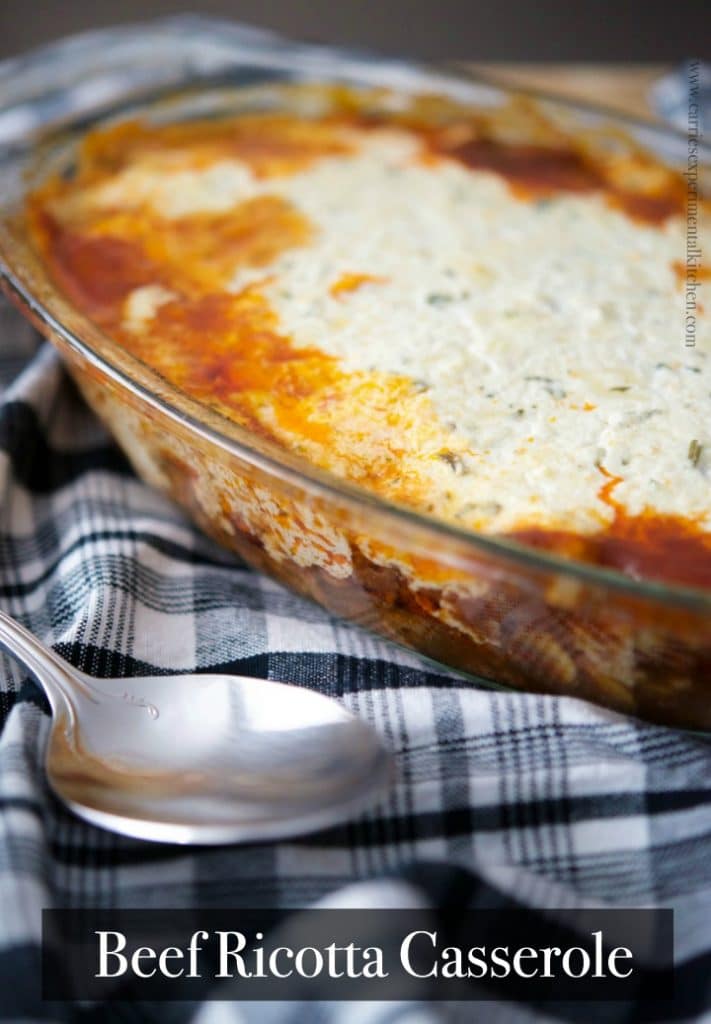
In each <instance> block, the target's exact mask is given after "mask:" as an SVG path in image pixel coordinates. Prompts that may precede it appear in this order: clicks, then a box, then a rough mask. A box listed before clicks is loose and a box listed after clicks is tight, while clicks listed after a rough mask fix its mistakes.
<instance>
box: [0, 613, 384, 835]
mask: <svg viewBox="0 0 711 1024" xmlns="http://www.w3.org/2000/svg"><path fill="white" fill-rule="evenodd" d="M0 647H1V648H3V649H4V650H6V651H7V652H8V653H9V654H11V655H12V656H13V657H15V658H17V659H18V661H20V662H21V663H22V664H23V665H24V667H25V668H26V669H27V670H28V671H29V672H30V673H31V674H32V675H33V676H34V677H35V679H36V680H37V681H38V682H39V683H40V685H41V686H42V687H43V689H44V691H45V693H46V694H47V698H48V699H49V703H50V706H51V708H52V713H53V721H52V729H51V732H50V736H49V741H48V743H47V752H46V756H45V762H46V768H47V776H48V779H49V783H50V786H51V787H52V789H53V790H54V792H55V793H56V794H57V796H58V797H59V798H60V800H63V801H64V803H65V804H67V806H68V807H70V808H71V809H72V810H73V811H75V813H76V814H78V815H79V816H80V817H82V818H86V820H87V821H90V822H92V823H93V824H94V825H100V826H101V827H102V828H107V829H111V830H112V831H114V832H121V833H124V834H125V835H130V836H137V837H139V838H141V839H153V840H158V841H162V842H172V843H228V842H246V841H257V840H266V839H277V838H281V837H283V836H291V835H296V834H299V833H303V832H309V831H314V830H316V829H319V828H323V827H325V826H327V825H332V824H335V823H336V822H339V821H343V820H344V819H346V818H348V817H351V816H352V815H354V814H356V813H357V812H358V811H360V810H362V809H363V808H364V807H365V806H366V804H368V803H369V802H371V801H372V800H373V798H374V796H375V795H376V794H377V792H378V791H379V790H382V789H383V787H384V786H385V784H386V783H387V782H388V781H389V780H390V779H391V778H392V758H391V755H390V754H389V753H388V752H387V751H386V750H385V748H384V747H383V745H382V743H381V741H380V739H379V738H378V736H377V734H376V733H375V731H374V730H373V729H372V728H371V727H370V726H369V725H367V724H366V723H365V722H362V721H361V720H360V719H358V718H355V717H354V716H353V715H351V714H350V713H349V712H348V711H346V710H345V709H344V708H343V707H341V705H340V704H338V703H337V702H336V701H334V700H332V699H330V698H329V697H324V696H322V695H321V694H318V693H313V692H312V691H310V690H304V689H301V688H299V687H297V686H288V685H286V684H284V683H274V682H268V681H266V680H263V679H249V678H246V677H244V676H224V675H174V676H147V677H143V678H136V679H94V678H93V677H91V676H87V675H86V674H85V673H83V672H80V671H78V669H75V668H72V666H71V665H69V664H67V662H65V661H64V660H63V659H62V658H60V657H58V656H57V655H56V654H55V653H54V652H53V651H51V650H49V649H48V648H47V647H45V646H44V645H43V644H41V643H40V642H39V641H38V640H37V639H36V638H35V637H34V636H33V635H32V634H31V633H30V632H28V630H26V629H25V628H24V627H23V626H21V625H19V623H17V622H15V621H14V619H11V618H10V617H9V616H8V615H5V614H4V613H3V612H0Z"/></svg>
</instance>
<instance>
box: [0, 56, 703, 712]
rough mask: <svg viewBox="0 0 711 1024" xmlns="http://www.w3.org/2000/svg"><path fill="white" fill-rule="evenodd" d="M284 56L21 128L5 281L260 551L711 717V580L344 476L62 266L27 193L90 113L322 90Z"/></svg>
mask: <svg viewBox="0 0 711 1024" xmlns="http://www.w3.org/2000/svg"><path fill="white" fill-rule="evenodd" d="M281 59H282V66H280V67H274V66H270V65H269V62H268V61H264V62H263V66H262V67H261V68H259V69H258V70H256V71H255V67H254V65H253V64H252V65H250V67H249V69H248V70H247V71H246V72H245V69H244V68H243V69H241V70H240V69H239V68H237V69H234V68H233V69H230V71H229V73H228V74H227V75H226V76H225V75H224V74H223V75H221V76H220V78H219V80H214V79H206V78H204V77H203V78H202V79H201V80H200V81H198V82H195V81H189V80H188V81H185V82H181V83H180V86H179V88H177V89H168V90H165V89H159V90H156V91H155V92H154V93H152V94H150V95H145V96H142V97H135V96H134V97H126V98H123V99H121V100H120V101H119V102H118V103H115V104H114V105H113V106H112V107H111V108H110V109H108V110H102V111H93V112H92V113H91V114H89V115H87V114H86V113H82V114H81V116H78V117H76V118H74V119H69V120H68V121H66V123H64V124H63V125H62V126H61V129H59V130H55V131H54V132H51V133H50V134H49V135H46V136H44V137H42V138H41V139H39V140H38V139H37V138H34V139H21V140H15V144H14V146H13V148H12V149H11V150H8V151H7V152H6V155H5V157H4V158H3V160H2V162H1V163H0V277H1V278H2V283H3V286H4V288H5V290H6V291H7V293H8V295H9V296H10V298H11V299H12V300H13V301H14V302H15V303H16V304H17V305H18V306H19V307H20V309H21V310H22V311H23V312H24V313H25V314H26V315H27V316H28V317H29V318H30V319H31V320H32V322H33V323H34V324H35V325H36V326H37V327H38V328H39V329H40V330H41V331H42V332H43V333H44V334H45V335H46V336H47V337H48V338H49V339H50V340H51V341H52V342H53V343H54V344H55V345H56V347H57V348H58V349H59V351H60V353H61V355H62V357H63V359H64V360H65V362H66V365H67V367H68V369H69V371H70V373H71V374H72V376H73V377H74V379H75V380H76V382H77V384H78V386H79V388H80V390H81V392H82V394H83V395H84V396H85V398H86V400H87V402H88V403H89V404H90V405H91V407H92V408H93V409H94V410H95V411H96V413H97V414H98V415H99V417H100V418H101V419H102V420H103V421H104V422H105V423H106V424H107V426H108V427H109V429H110V430H111V431H112V433H113V434H114V436H115V438H116V440H117V441H118V443H119V444H120V445H121V447H122V448H123V449H124V450H125V452H126V453H127V455H128V457H129V459H130V460H131V461H132V463H133V465H134V467H135V469H136V471H137V472H138V474H139V475H140V476H141V477H142V478H143V479H145V480H146V481H147V482H148V483H150V484H151V485H153V486H155V487H157V488H159V489H160V490H162V491H164V492H165V493H167V494H169V495H170V496H171V497H172V498H173V499H174V500H175V501H177V502H178V503H179V504H181V505H182V506H183V507H184V508H185V509H187V511H188V512H189V513H190V515H191V516H192V517H193V518H194V520H195V521H196V522H197V523H198V524H199V525H200V526H201V527H202V528H203V529H204V530H205V531H206V532H207V533H208V534H210V535H212V536H213V537H215V538H216V539H217V540H218V541H220V542H221V543H223V544H224V545H226V546H227V547H228V548H231V549H232V550H233V551H235V552H237V553H238V554H239V555H240V556H242V557H243V558H244V559H245V560H246V561H247V562H248V563H249V564H251V565H252V566H254V567H256V568H257V569H260V570H263V571H265V572H267V573H269V574H270V575H272V576H273V577H275V578H276V579H278V580H279V581H281V582H282V583H284V584H286V585H287V586H289V587H291V588H292V589H293V590H295V591H298V592H299V593H301V594H304V595H306V596H308V597H310V598H313V599H314V600H316V601H317V602H319V603H320V604H321V605H323V606H324V607H326V608H327V609H329V610H330V611H332V612H333V613H335V614H337V615H339V616H343V617H345V618H347V619H350V620H352V621H354V622H357V623H359V624H361V625H363V626H365V627H368V628H369V629H372V630H375V631H377V632H378V633H380V634H382V635H384V636H386V637H388V638H390V639H392V640H394V641H396V642H398V643H400V644H403V645H405V646H406V647H408V648H410V649H412V650H414V651H416V652H418V653H420V654H422V655H424V656H426V657H427V658H430V659H433V660H435V661H437V662H439V663H441V664H443V665H445V666H447V667H449V668H452V669H455V670H457V671H458V672H460V673H464V674H466V675H467V676H470V677H472V678H473V679H475V680H479V681H484V682H486V683H487V684H495V685H499V686H505V687H510V688H514V689H520V690H526V691H535V692H544V693H559V694H567V695H572V696H577V697H581V698H584V699H586V700H590V701H594V702H596V703H598V704H600V705H603V706H606V707H609V708H612V709H615V710H618V711H622V712H627V713H631V714H635V715H638V716H640V717H643V718H647V719H650V720H653V721H656V722H661V723H665V724H668V725H672V726H679V727H685V728H693V729H699V730H706V729H709V728H711V592H708V591H704V590H700V589H694V588H691V587H683V586H679V585H671V584H670V585H667V584H664V583H660V582H640V581H638V580H634V579H632V578H630V577H627V576H625V575H623V574H622V573H619V572H616V571H614V570H610V569H605V568H601V567H598V566H594V565H588V564H585V563H582V562H575V561H573V560H567V559H565V558H562V557H560V556H557V555H554V554H551V553H547V552H545V551H541V550H534V549H531V548H527V547H525V546H523V545H521V544H518V543H515V542H514V541H512V540H507V539H499V538H496V537H493V536H484V535H479V534H476V533H472V532H470V531H464V530H460V529H457V528H456V527H454V526H451V525H448V524H446V523H444V522H441V521H438V520H437V519H436V518H430V517H427V516H425V515H421V514H418V513H415V512H413V511H411V510H409V509H407V508H404V507H399V506H395V505H393V504H390V503H388V502H386V501H384V500H382V499H380V498H378V497H376V496H375V495H373V494H371V493H368V492H367V491H365V490H362V489H360V488H358V487H356V486H354V485H352V484H349V483H348V482H345V481H343V480H340V479H337V478H335V477H332V476H330V475H329V474H327V473H325V472H323V471H320V470H319V469H317V468H314V467H313V466H312V465H310V464H309V463H307V462H306V461H305V460H303V459H301V458H300V457H298V456H297V455H294V454H291V453H289V452H287V451H285V450H283V449H282V448H280V447H278V446H277V445H275V444H273V443H272V442H270V441H268V440H266V439H264V438H261V437H259V436H256V435H255V434H253V433H250V432H249V431H248V430H247V429H245V428H243V427H240V426H238V425H236V424H235V423H233V422H230V421H229V420H227V419H225V418H222V417H221V416H219V415H218V414H217V413H215V412H213V411H211V410H210V409H208V408H206V407H204V406H202V405H200V404H198V403H197V402H195V401H194V400H192V399H191V398H190V397H188V396H187V395H185V394H183V393H182V392H180V391H179V390H177V389H176V388H175V387H173V386H172V385H170V384H169V383H168V382H167V381H166V380H164V379H163V378H161V377H160V376H158V374H156V373H155V372H154V371H153V370H151V369H150V367H148V366H146V365H145V364H143V363H142V362H140V361H138V360H137V359H135V358H133V357H132V356H131V355H130V354H129V353H128V352H127V351H126V350H125V349H123V348H121V347H120V346H119V345H117V344H115V343H114V342H112V340H111V338H110V337H107V336H106V335H105V334H104V333H102V332H101V330H100V329H99V328H97V326H96V325H95V324H93V323H92V322H90V321H89V320H88V319H87V318H86V317H84V316H83V315H82V314H81V313H79V312H78V311H77V310H76V309H75V308H74V307H73V306H72V305H71V304H70V303H69V302H68V301H67V299H66V298H65V297H64V296H63V295H62V294H61V293H60V292H59V291H58V290H57V289H56V288H55V287H54V285H53V284H52V282H51V281H50V280H49V278H48V276H47V274H46V272H45V270H44V268H43V266H42V263H41V261H40V260H39V259H38V257H37V255H36V253H35V252H34V250H33V247H32V245H31V243H30V241H29V239H28V237H27V235H26V233H25V231H24V230H23V225H22V220H21V218H19V216H18V210H19V209H20V207H21V204H22V199H23V195H24V194H25V190H26V189H28V188H31V187H33V186H34V185H36V184H37V183H38V182H39V181H41V180H42V179H43V178H44V177H45V176H46V175H47V174H48V173H50V172H53V171H57V170H63V171H66V170H68V169H70V168H71V166H72V163H73V161H74V158H75V154H76V146H77V143H78V141H79V140H80V139H81V137H82V135H83V133H84V132H85V130H86V129H87V127H90V126H93V125H95V124H97V123H105V122H107V121H110V120H112V119H120V118H123V117H125V116H127V115H129V114H130V115H131V116H135V115H140V117H141V118H142V119H148V120H149V121H150V120H151V119H153V120H155V121H156V122H160V123H165V122H166V121H168V122H170V121H175V120H180V119H185V118H191V119H194V118H210V117H215V116H218V115H224V114H226V113H236V112H239V111H244V110H255V109H260V110H261V109H283V108H287V109H293V107H294V104H297V105H298V104H303V103H304V102H313V96H311V99H310V100H308V101H305V100H304V95H305V94H304V93H303V92H301V91H300V90H299V89H298V88H297V89H294V88H293V86H292V85H291V84H290V83H289V82H286V83H285V82H284V81H283V79H284V77H286V78H294V77H297V78H298V77H300V75H301V74H303V73H304V69H303V68H300V67H299V66H296V67H293V68H290V67H289V58H288V51H287V50H285V51H284V53H283V54H282V58H281ZM277 63H278V62H277ZM307 63H308V62H307ZM297 64H298V62H297ZM309 74H310V75H312V74H313V69H310V70H309ZM319 74H320V77H321V80H322V81H323V80H327V81H329V82H333V81H336V80H337V81H347V82H348V83H349V84H351V85H356V86H357V85H367V86H373V85H374V84H381V85H383V86H388V87H390V88H391V89H392V88H393V87H394V88H395V89H396V90H397V89H401V90H405V91H407V90H411V89H413V88H416V89H418V90H421V91H427V87H428V86H430V85H431V88H430V89H429V91H436V92H438V93H445V94H447V93H448V94H449V95H450V96H452V97H455V98H456V99H457V100H459V101H461V100H465V101H466V102H468V103H472V104H474V105H476V104H479V105H485V106H487V107H492V106H493V107H496V106H497V105H499V104H503V103H504V102H506V101H508V100H509V98H510V96H509V94H508V93H507V92H506V90H502V89H498V88H496V89H494V88H492V87H491V86H489V85H485V84H483V83H477V82H474V81H471V80H470V79H469V78H467V77H466V76H463V75H444V74H443V73H441V72H434V71H433V72H431V73H429V72H427V71H426V70H424V69H421V68H420V69H418V70H417V74H416V75H410V73H409V72H407V73H406V66H405V65H402V66H400V65H397V64H395V65H393V64H391V63H388V64H384V65H383V66H382V67H381V68H379V66H378V64H377V62H373V61H372V60H367V61H363V62H362V63H360V62H359V61H358V60H357V59H355V58H353V57H349V58H348V60H347V61H345V62H344V61H341V62H340V63H339V61H338V60H337V59H336V58H335V57H334V58H333V60H332V61H331V63H330V64H329V62H328V61H326V60H325V59H324V58H323V57H322V58H321V59H320V61H319ZM408 76H409V77H408ZM192 77H194V76H192ZM245 81H246V82H248V84H244V83H245ZM307 93H308V90H307ZM384 95H386V94H384ZM385 102H392V94H388V98H387V99H386V100H385ZM541 103H542V104H543V106H544V108H545V113H546V116H547V117H549V118H550V117H553V118H555V119H556V120H557V121H560V122H563V123H565V124H566V125H567V126H571V125H572V126H578V127H584V128H586V129H590V128H591V126H594V127H595V130H597V131H602V128H601V126H602V125H603V124H609V125H610V134H609V139H610V140H611V143H610V144H614V145H618V146H619V145H621V144H624V143H622V142H621V141H620V140H621V139H622V137H623V136H622V134H621V129H622V128H623V127H624V130H625V132H627V133H630V134H631V135H632V136H634V138H635V140H636V142H637V143H639V142H642V143H643V144H644V145H646V146H647V147H649V148H652V149H654V150H656V151H658V152H659V153H660V154H661V155H662V156H664V157H665V158H666V159H668V160H678V161H683V160H684V159H685V156H686V139H685V138H683V137H681V136H677V135H675V134H674V133H673V132H666V131H664V130H663V129H659V128H656V127H653V126H651V125H648V124H643V123H639V124H635V123H633V122H627V121H624V122H623V119H614V118H612V117H611V115H606V114H601V113H599V112H594V111H591V110H589V109H587V108H583V107H579V106H575V105H569V104H565V103H560V102H553V101H541Z"/></svg>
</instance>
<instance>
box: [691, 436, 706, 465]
mask: <svg viewBox="0 0 711 1024" xmlns="http://www.w3.org/2000/svg"><path fill="white" fill-rule="evenodd" d="M703 450H704V446H703V445H702V444H699V442H698V441H697V440H696V438H694V440H693V441H690V442H689V451H688V453H687V454H688V457H689V462H690V463H691V465H692V466H698V464H699V459H700V458H701V453H702V451H703Z"/></svg>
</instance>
